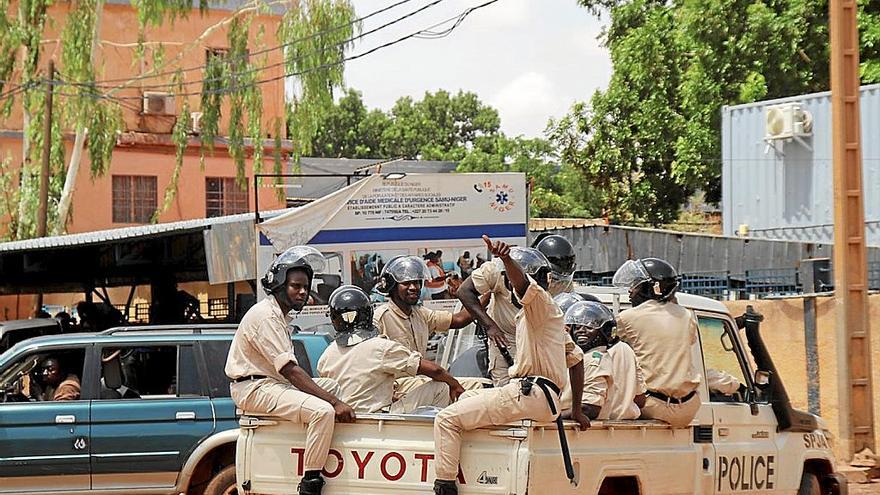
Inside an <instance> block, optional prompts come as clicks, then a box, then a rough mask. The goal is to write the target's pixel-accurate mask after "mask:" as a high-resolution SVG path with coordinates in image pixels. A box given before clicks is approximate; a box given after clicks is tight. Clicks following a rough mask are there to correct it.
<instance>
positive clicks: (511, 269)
mask: <svg viewBox="0 0 880 495" xmlns="http://www.w3.org/2000/svg"><path fill="white" fill-rule="evenodd" d="M483 242H485V243H486V247H488V249H489V252H490V253H492V255H493V256H498V257H499V258H501V261H502V262H503V263H504V270H505V272H507V280H509V281H510V285H511V286H512V287H513V290H514V291H515V292H516V295H517V296H519V297H520V298H522V297H524V296H525V295H526V290H527V289H528V288H529V278H528V277H527V276H526V274H525V273H524V272H523V270H522V267H520V266H519V263H517V262H516V261H513V259H512V258H511V257H510V246H509V245H508V244H507V243H505V242H502V241H494V242H493V241H492V239H489V236H487V235H484V236H483Z"/></svg>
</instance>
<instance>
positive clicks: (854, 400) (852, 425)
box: [828, 0, 876, 461]
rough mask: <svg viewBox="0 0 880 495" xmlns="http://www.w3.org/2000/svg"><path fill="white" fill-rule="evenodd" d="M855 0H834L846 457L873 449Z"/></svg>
mask: <svg viewBox="0 0 880 495" xmlns="http://www.w3.org/2000/svg"><path fill="white" fill-rule="evenodd" d="M857 8H858V7H857V5H856V0H831V2H830V4H829V12H828V14H829V16H828V18H829V32H830V35H831V124H832V125H831V129H832V134H831V136H832V139H831V141H832V146H833V153H832V158H833V170H834V173H833V177H834V287H835V291H834V292H835V300H836V309H837V315H836V320H835V323H836V336H837V391H838V395H839V413H838V414H839V422H840V432H839V433H840V455H841V456H843V458H844V459H845V460H847V461H849V460H851V459H852V457H853V454H855V453H856V452H859V451H861V450H862V449H864V448H866V447H867V448H870V449H871V450H872V451H875V452H876V449H875V448H874V407H873V397H872V383H871V382H872V380H871V339H870V327H869V326H868V273H867V265H866V252H865V208H864V203H863V199H862V198H863V192H862V153H861V129H860V121H859V32H858V24H857V20H856V13H857Z"/></svg>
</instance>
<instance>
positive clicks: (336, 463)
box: [236, 414, 701, 495]
mask: <svg viewBox="0 0 880 495" xmlns="http://www.w3.org/2000/svg"><path fill="white" fill-rule="evenodd" d="M240 424H241V428H242V429H241V436H240V438H239V444H238V448H237V453H238V454H237V455H238V458H237V459H236V465H237V466H238V482H239V484H243V485H244V491H245V492H247V493H261V494H294V493H296V485H297V483H298V481H299V478H300V477H301V476H302V472H303V467H302V452H303V447H304V445H305V442H304V434H305V430H304V428H303V427H302V426H300V425H295V424H292V423H288V422H284V421H279V420H277V419H274V418H260V417H254V416H247V415H245V416H242V418H241V421H240ZM566 433H567V435H568V441H569V446H570V450H571V454H572V461H573V464H574V468H575V481H576V484H571V483H569V482H568V479H567V478H566V476H565V469H564V467H563V461H562V455H561V453H560V448H559V438H558V434H557V431H556V425H555V423H537V422H534V421H529V420H525V421H518V422H513V423H509V424H506V425H499V426H492V427H487V428H481V429H479V430H475V431H472V432H468V433H466V434H465V435H464V442H463V445H462V456H461V472H460V473H459V480H458V481H459V487H460V488H459V490H460V493H462V494H469V493H473V494H478V493H479V494H491V493H497V494H525V493H532V494H535V493H553V494H554V495H556V494H565V493H596V492H597V491H598V489H599V486H600V485H601V482H602V480H603V479H604V478H605V477H609V476H627V475H635V474H638V475H639V476H640V478H641V479H642V480H645V481H647V482H648V483H649V484H650V486H651V487H652V490H650V491H652V492H654V491H658V490H659V492H660V493H674V492H675V491H674V490H673V491H669V490H662V489H661V488H662V487H669V488H670V489H672V488H673V487H675V489H676V490H680V493H693V492H694V491H695V488H696V486H697V485H699V484H700V480H699V478H700V473H699V472H698V468H697V466H699V465H700V462H699V458H700V456H701V450H700V446H699V445H696V444H695V443H694V439H693V430H692V429H691V428H687V429H672V428H670V427H669V425H667V424H665V423H661V422H658V421H640V420H636V421H594V422H593V426H592V427H591V428H590V429H589V430H587V431H583V432H582V431H579V430H578V429H577V425H576V423H574V422H568V423H567V424H566ZM433 458H434V440H433V417H426V416H413V415H391V414H364V415H360V416H358V421H357V422H356V423H353V424H337V425H336V430H335V433H334V437H333V443H332V445H331V451H330V457H329V459H328V461H327V464H326V466H325V472H324V476H325V479H326V480H327V485H326V486H325V488H324V492H323V493H325V494H327V495H335V494H355V493H356V494H358V495H385V494H425V493H430V492H431V487H432V484H433V481H434V466H433V464H434V463H433ZM683 474H684V475H685V476H686V477H690V478H691V479H682V475H683ZM646 477H647V478H648V479H647V480H646ZM550 490H552V492H551V491H550Z"/></svg>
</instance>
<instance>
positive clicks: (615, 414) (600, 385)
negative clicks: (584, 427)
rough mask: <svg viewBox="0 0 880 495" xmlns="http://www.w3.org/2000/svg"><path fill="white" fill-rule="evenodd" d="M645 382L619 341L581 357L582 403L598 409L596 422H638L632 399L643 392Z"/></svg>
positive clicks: (625, 346) (631, 356) (637, 412)
mask: <svg viewBox="0 0 880 495" xmlns="http://www.w3.org/2000/svg"><path fill="white" fill-rule="evenodd" d="M645 390H646V387H645V381H644V378H643V377H642V372H641V369H640V368H639V365H638V362H637V361H636V354H635V352H633V350H632V348H631V347H630V346H628V345H626V344H625V343H623V342H619V343H617V344H616V345H613V346H611V349H607V350H606V349H605V347H598V348H596V349H594V350H593V351H592V352H588V353H586V355H585V357H584V399H583V401H582V402H583V403H584V404H592V405H594V406H598V407H599V408H600V409H599V415H598V416H597V419H613V420H618V419H638V418H639V416H640V415H641V411H640V410H639V406H637V405H636V403H635V402H633V399H635V397H636V396H637V395H639V394H643V393H645Z"/></svg>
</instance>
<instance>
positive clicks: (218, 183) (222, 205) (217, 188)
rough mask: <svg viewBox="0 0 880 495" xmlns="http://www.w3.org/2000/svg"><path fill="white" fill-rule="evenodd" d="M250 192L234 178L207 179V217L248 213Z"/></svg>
mask: <svg viewBox="0 0 880 495" xmlns="http://www.w3.org/2000/svg"><path fill="white" fill-rule="evenodd" d="M247 211H248V192H247V189H242V188H241V187H239V186H238V185H237V184H236V183H235V179H234V178H232V177H207V178H205V216H206V217H209V218H210V217H220V216H223V215H235V214H237V213H247Z"/></svg>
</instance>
